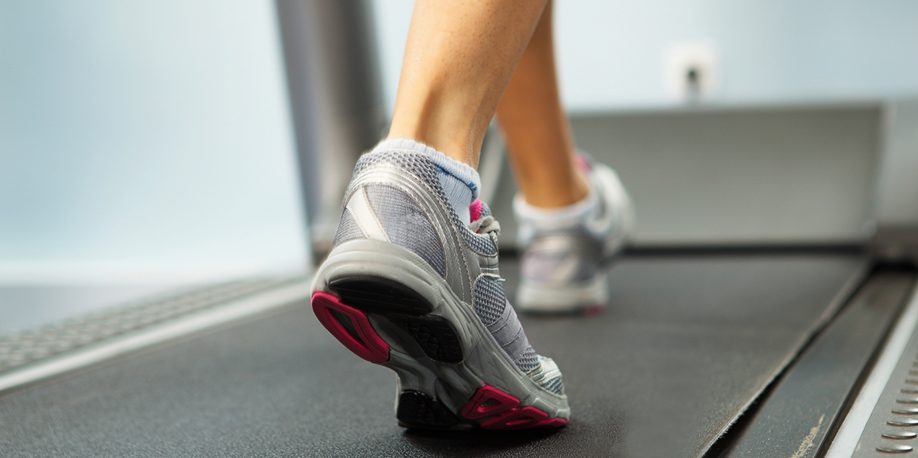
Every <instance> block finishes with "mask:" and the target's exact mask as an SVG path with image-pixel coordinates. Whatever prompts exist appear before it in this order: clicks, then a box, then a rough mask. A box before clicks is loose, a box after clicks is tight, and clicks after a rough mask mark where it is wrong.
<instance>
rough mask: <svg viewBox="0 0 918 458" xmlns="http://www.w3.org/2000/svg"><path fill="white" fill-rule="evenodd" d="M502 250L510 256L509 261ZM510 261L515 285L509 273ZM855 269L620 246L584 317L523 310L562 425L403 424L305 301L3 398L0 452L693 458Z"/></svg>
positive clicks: (852, 264)
mask: <svg viewBox="0 0 918 458" xmlns="http://www.w3.org/2000/svg"><path fill="white" fill-rule="evenodd" d="M507 261H510V262H507ZM512 261H513V260H512V259H509V260H506V261H505V263H504V264H505V265H504V266H503V267H504V269H503V273H504V275H505V276H507V277H509V278H508V282H507V286H508V289H509V290H512V289H513V284H515V278H514V272H515V269H516V266H515V264H514V263H513V262H512ZM861 266H862V262H861V261H860V259H859V258H857V257H854V256H841V255H839V256H834V255H807V256H802V255H800V256H795V255H758V256H738V255H716V256H715V255H711V256H697V255H696V256H671V257H664V256H644V257H625V258H623V260H622V261H620V262H619V263H618V264H616V266H615V267H614V268H613V269H612V271H611V273H610V284H611V292H612V296H611V297H612V304H611V306H610V308H609V309H608V310H607V311H605V312H604V313H603V314H601V315H598V316H594V317H561V318H558V317H554V318H548V317H524V319H523V322H524V325H525V327H526V330H527V333H528V335H529V337H530V341H531V342H532V343H533V345H534V346H535V348H536V351H538V352H541V353H543V354H545V355H548V356H551V357H553V358H555V360H556V361H558V363H559V365H560V366H561V369H562V370H563V371H564V382H565V387H566V390H567V393H568V394H569V396H570V399H571V409H572V411H573V414H572V415H573V419H572V421H571V422H570V424H569V425H568V426H567V427H566V428H563V429H560V430H557V431H540V432H511V433H505V432H501V433H495V432H471V433H468V432H425V431H413V430H405V429H403V428H400V427H399V426H397V424H396V421H395V417H394V413H393V401H394V398H395V376H394V374H393V373H392V372H391V371H389V370H387V369H385V368H381V367H378V366H374V365H371V364H368V363H366V362H364V361H363V360H361V359H360V358H358V357H357V356H354V355H353V354H351V353H350V352H348V351H347V350H346V349H345V348H344V347H343V346H341V345H340V344H339V343H338V342H337V341H336V340H334V338H333V337H332V336H331V335H330V334H329V333H328V332H326V331H325V329H323V328H322V326H321V325H320V324H319V323H318V321H317V320H316V319H315V317H314V316H313V314H312V312H311V310H310V309H309V307H308V304H306V303H305V302H303V303H299V304H295V305H293V306H291V307H287V308H281V309H277V310H275V311H273V312H271V313H269V314H265V315H261V316H258V317H256V318H252V319H249V320H246V321H244V322H240V323H237V324H236V325H234V326H231V327H224V328H221V329H216V330H211V331H210V332H206V333H202V334H198V335H194V336H189V337H186V338H184V339H180V340H178V341H174V342H171V343H168V344H164V345H160V346H158V347H154V348H150V349H147V350H145V351H142V352H138V353H134V354H131V355H128V356H123V357H120V358H117V359H115V360H112V361H109V362H108V363H104V364H100V365H97V366H93V367H89V368H86V369H83V370H81V371H78V372H75V373H71V374H68V375H66V376H62V377H58V378H56V379H52V380H48V381H45V382H41V383H37V384H33V385H31V386H28V387H25V388H22V389H18V390H14V391H10V392H8V393H6V394H4V395H2V396H0V450H2V451H3V453H2V454H3V455H4V456H323V457H324V456H367V457H371V456H372V457H376V456H434V455H437V456H438V455H457V454H461V455H476V456H479V455H500V456H519V457H523V456H668V457H669V456H671V457H678V456H684V457H694V456H700V455H702V454H703V453H704V452H705V450H706V449H707V448H708V447H709V446H710V444H711V443H712V442H713V441H714V440H716V438H717V437H719V436H720V434H722V433H723V432H724V431H725V430H726V428H727V427H728V426H729V424H730V423H731V422H732V421H733V420H734V419H735V417H736V416H737V415H739V414H740V413H741V412H742V411H743V409H745V407H746V406H747V405H748V404H749V403H750V402H751V401H752V400H753V399H755V397H756V396H757V395H758V394H759V393H760V392H761V390H762V389H763V388H764V387H765V386H766V385H767V384H768V383H769V382H770V381H771V380H772V379H773V377H774V376H775V375H776V374H777V373H778V372H779V371H780V370H781V369H782V368H783V367H784V366H785V365H786V364H787V362H788V361H789V360H790V358H792V357H793V356H794V355H795V354H796V352H797V351H799V349H800V348H801V347H802V345H803V344H804V343H805V342H806V340H807V339H808V338H809V337H810V335H811V333H812V332H813V330H814V329H815V328H816V327H818V325H819V324H820V323H821V322H822V320H824V319H825V316H826V314H827V313H828V312H829V308H830V304H832V302H833V299H834V298H835V297H836V296H837V295H838V294H839V292H840V291H841V290H842V289H843V286H844V285H845V284H846V282H848V281H849V280H850V279H851V278H853V277H854V276H855V275H856V273H857V272H858V271H859V269H860V268H861Z"/></svg>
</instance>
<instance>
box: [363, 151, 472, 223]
mask: <svg viewBox="0 0 918 458" xmlns="http://www.w3.org/2000/svg"><path fill="white" fill-rule="evenodd" d="M393 149H400V150H409V151H417V152H419V153H423V154H426V155H427V157H429V158H430V160H431V161H433V163H434V165H435V166H436V167H437V177H438V178H439V179H440V186H442V187H443V193H444V194H446V200H448V201H449V203H450V206H452V207H453V210H455V211H456V214H457V215H459V220H461V221H462V222H463V223H465V224H469V223H470V222H471V218H472V217H471V214H470V212H469V205H471V204H472V202H473V201H474V200H475V199H477V198H478V193H479V190H480V189H481V177H479V176H478V172H476V171H475V169H473V168H472V167H470V166H469V165H467V164H463V163H462V162H459V161H457V160H455V159H453V158H451V157H449V156H447V155H445V154H443V153H441V152H439V151H437V150H435V149H433V148H431V147H429V146H427V145H425V144H423V143H418V142H416V141H414V140H408V139H405V138H396V139H389V140H383V141H381V142H379V144H378V145H376V147H375V148H373V151H378V150H393Z"/></svg>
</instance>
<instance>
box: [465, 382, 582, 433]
mask: <svg viewBox="0 0 918 458" xmlns="http://www.w3.org/2000/svg"><path fill="white" fill-rule="evenodd" d="M519 405H520V400H519V399H517V398H516V397H515V396H512V395H510V394H507V393H505V392H503V391H501V390H499V389H497V388H494V387H493V386H490V385H487V384H485V386H483V387H481V388H479V389H477V390H475V394H473V395H472V399H469V402H468V403H466V404H465V406H464V407H462V409H461V410H460V413H461V414H462V416H463V417H465V418H467V419H469V420H477V419H479V418H484V417H488V416H492V415H493V417H492V418H489V419H487V420H485V421H483V422H481V427H482V428H484V429H527V428H556V427H559V426H564V425H565V424H567V420H565V419H563V418H548V414H547V413H545V412H543V411H542V410H540V409H537V408H535V407H532V406H525V407H517V406H519Z"/></svg>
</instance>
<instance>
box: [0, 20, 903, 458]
mask: <svg viewBox="0 0 918 458" xmlns="http://www.w3.org/2000/svg"><path fill="white" fill-rule="evenodd" d="M329 3H330V2H329ZM317 4H318V3H317ZM278 5H279V12H280V17H281V26H282V32H283V35H284V45H285V56H286V59H287V63H288V78H289V80H290V81H289V82H290V86H291V88H292V92H293V93H295V94H296V93H300V92H297V91H296V88H297V87H300V88H301V89H303V92H301V94H309V93H310V92H309V91H310V90H309V89H305V88H304V87H302V86H298V84H305V83H304V81H306V80H307V79H308V78H305V77H304V76H303V74H302V73H301V72H305V71H307V70H308V68H307V67H309V65H305V64H304V63H306V64H308V63H309V62H315V60H316V59H323V58H327V57H328V56H327V55H326V56H325V57H323V56H321V55H319V56H317V55H316V54H315V53H316V50H315V48H309V49H305V50H304V49H303V48H302V46H301V45H302V42H301V41H302V39H303V37H304V36H306V35H304V33H305V32H304V27H305V28H309V27H325V28H324V29H322V30H325V31H327V32H329V36H330V37H331V38H328V39H333V35H331V34H332V33H333V32H334V30H335V27H333V24H340V23H354V22H355V21H360V20H365V13H366V12H365V10H362V9H361V5H362V3H361V2H340V3H338V4H337V5H339V6H333V5H329V4H322V5H323V6H321V7H317V8H326V10H324V11H325V13H322V14H328V15H332V16H327V17H335V18H338V19H337V20H338V21H340V22H333V21H330V22H328V23H326V24H318V25H317V24H315V23H309V24H306V25H304V24H301V23H298V22H297V21H296V20H294V19H292V18H295V17H303V15H302V14H294V13H303V11H299V10H297V8H311V7H313V6H314V5H313V6H310V5H309V4H307V3H306V2H303V3H294V2H279V3H278ZM304 5H305V6H304ZM329 11H331V12H329ZM285 13H287V14H285ZM320 16H321V15H320ZM313 17H319V16H313ZM321 17H326V16H321ZM361 18H363V19H361ZM310 24H311V25H310ZM345 32H346V31H345ZM345 32H339V33H345ZM354 46H357V47H358V48H359V47H360V46H365V44H363V45H361V44H360V43H357V44H355V45H354ZM359 49H363V50H364V52H363V53H361V52H356V53H354V54H350V55H357V56H358V57H359V59H365V58H367V57H366V49H367V48H365V47H364V48H359ZM359 49H358V50H359ZM310 53H312V54H310ZM360 56H362V57H360ZM298 62H299V63H300V64H304V65H299V64H297V63H298ZM362 62H364V64H366V61H365V60H364V61H362ZM358 63H359V62H358ZM345 64H348V63H347V62H341V63H339V64H329V65H328V66H327V68H328V69H329V70H328V71H330V72H333V71H336V70H335V69H336V68H337V69H340V68H342V67H346V65H345ZM353 64H354V63H353V62H351V63H350V64H348V65H353ZM309 71H313V70H309ZM327 81H336V82H338V83H341V80H338V79H334V78H328V79H327ZM336 84H337V83H336ZM341 84H345V83H341ZM346 84H347V85H358V86H359V85H361V84H372V81H362V82H361V81H349V82H346ZM330 92H331V93H332V94H335V93H337V92H335V90H334V88H332V90H331V91H330ZM372 93H373V91H372V90H371V89H367V92H366V94H372ZM305 106H311V105H305ZM348 106H350V107H351V108H352V109H353V110H354V112H365V111H366V110H364V109H363V108H365V105H361V104H360V103H354V104H351V105H348ZM299 110H305V109H304V108H300V109H299ZM886 110H887V108H886V105H884V104H883V103H880V102H859V103H857V104H843V105H839V104H831V105H807V106H779V107H774V106H770V107H751V108H750V107H743V108H729V107H728V108H718V109H707V108H690V109H684V110H671V111H666V112H639V113H613V114H602V115H597V114H580V115H575V116H574V117H573V119H572V122H573V127H574V130H575V131H576V135H577V138H578V141H579V142H580V146H581V147H583V148H584V149H585V150H587V151H591V152H592V153H593V154H594V155H596V156H598V157H599V158H600V159H602V160H608V161H610V162H612V163H614V164H615V166H616V168H618V169H619V171H620V173H621V175H622V176H623V179H624V180H625V182H626V185H627V186H629V188H630V189H632V192H633V194H634V197H635V200H636V203H637V210H638V218H639V223H640V224H642V225H643V226H642V228H641V231H643V232H641V233H640V235H639V237H638V243H636V244H635V246H633V247H631V248H629V249H628V250H626V252H625V253H623V254H622V256H620V257H619V259H617V260H616V262H615V263H614V264H612V265H610V266H609V268H608V269H607V271H606V274H607V275H608V278H609V288H610V298H611V299H610V304H609V307H608V308H607V310H605V311H604V312H603V313H601V314H599V315H595V316H561V317H546V316H525V315H524V316H522V317H521V320H522V322H523V325H524V327H525V329H526V331H527V334H528V336H529V338H530V341H531V342H532V343H533V345H534V347H535V348H536V350H537V351H539V352H540V353H543V354H546V355H548V356H551V357H553V358H554V359H555V360H556V361H558V363H559V365H560V367H561V368H562V370H563V372H564V376H565V387H566V391H567V393H568V394H569V396H570V399H571V408H572V420H571V422H570V423H569V424H568V425H567V426H566V427H564V428H560V429H557V430H543V431H518V432H488V431H472V432H445V431H429V430H413V429H404V428H401V427H399V426H398V425H397V422H396V421H395V417H394V409H393V401H394V398H395V394H396V393H395V390H394V389H393V387H394V385H395V383H394V382H395V377H394V374H393V373H392V372H391V371H389V370H387V369H384V368H381V367H377V366H374V365H371V364H367V363H366V362H364V361H363V360H361V359H360V358H358V357H357V356H355V355H353V354H351V353H350V352H348V351H347V350H346V349H345V348H344V347H342V346H341V345H340V344H339V343H338V342H337V341H336V340H335V339H334V338H333V337H332V336H331V335H330V334H328V333H327V332H326V331H325V330H324V328H323V327H322V326H321V325H320V323H319V322H318V321H317V319H316V318H315V316H314V315H313V313H312V311H311V309H310V306H309V301H308V300H309V295H310V292H311V288H310V283H311V278H310V275H308V274H307V275H293V276H286V277H285V276H260V277H249V278H238V279H231V280H227V281H223V282H212V283H208V284H203V285H200V284H199V285H182V286H181V287H177V288H169V289H159V290H156V291H136V292H134V293H136V294H128V292H121V293H115V292H110V291H109V292H107V293H106V292H97V293H98V294H102V295H104V294H108V296H106V297H109V298H111V302H112V304H113V305H112V306H111V307H107V308H104V309H99V310H97V311H95V312H93V313H88V314H82V315H78V316H74V317H70V318H67V319H63V320H59V321H54V322H49V323H46V324H44V325H42V326H36V327H32V328H28V329H25V330H22V331H18V332H15V333H10V332H0V455H2V456H321V457H325V456H348V457H352V456H357V457H361V456H367V457H371V456H372V457H376V456H444V455H447V456H452V455H461V456H468V455H472V456H511V457H515V456H615V457H648V456H649V457H770V456H788V457H822V456H828V457H833V458H835V457H849V456H857V457H861V456H885V455H888V454H901V455H904V456H910V455H916V454H918V452H916V451H915V450H914V449H915V448H918V332H916V330H918V294H916V287H918V283H916V280H918V230H916V229H915V228H914V227H911V226H908V225H899V226H892V225H890V226H884V225H880V226H879V228H876V227H874V226H870V225H869V224H867V225H865V224H863V223H864V222H869V221H873V220H875V218H873V215H874V213H875V211H874V207H875V206H876V205H880V206H882V205H883V204H882V202H883V201H884V199H885V198H886V197H884V196H886V195H888V194H889V193H894V191H895V190H896V189H902V186H908V185H909V184H908V183H905V184H902V182H901V179H897V178H896V177H897V176H901V174H900V175H897V174H896V173H895V172H896V171H897V170H899V168H900V167H899V166H897V164H898V163H897V162H896V160H895V157H893V158H892V159H890V155H886V154H885V153H884V154H881V150H880V146H879V145H880V144H881V142H880V139H879V137H880V136H881V126H882V125H885V124H883V123H884V122H886V121H885V120H886V118H885V116H886V113H887V111H886ZM295 111H296V110H295ZM294 114H295V124H296V126H297V132H298V135H300V137H299V138H298V140H299V148H300V155H301V168H302V172H303V173H302V174H303V186H304V189H305V193H306V195H307V196H308V197H309V198H310V199H312V200H311V201H310V202H311V205H313V208H323V203H322V199H323V197H321V196H322V195H323V194H322V192H324V193H325V194H328V195H333V194H334V192H335V190H334V189H326V188H323V189H322V192H319V191H318V190H317V181H316V179H315V178H316V171H317V170H325V168H328V169H329V170H332V171H333V172H334V173H337V174H339V175H340V174H342V173H344V174H346V173H349V170H348V169H346V168H345V167H343V166H335V164H320V163H318V161H319V160H320V158H319V156H317V155H316V153H315V151H316V145H315V143H310V142H311V140H309V139H306V138H304V137H303V135H304V133H306V132H314V131H315V126H314V125H311V124H310V121H309V120H310V119H315V113H311V112H295V113H294ZM339 118H340V119H343V121H342V125H341V126H340V129H341V130H342V131H346V130H348V129H352V130H360V131H364V132H366V131H367V130H370V129H374V128H377V127H378V126H377V125H376V122H377V121H375V120H373V119H369V120H367V119H364V120H362V121H360V122H351V121H350V120H349V119H350V118H349V117H348V116H340V117H339ZM361 126H362V127H361ZM896 126H897V124H895V123H893V130H895V128H897V127H896ZM660 132H666V134H659V133H660ZM347 138H350V139H354V138H357V139H359V138H361V137H360V136H359V135H354V136H348V137H347ZM365 138H373V136H372V135H371V134H366V135H365ZM501 149H502V145H501V144H500V140H499V138H497V137H496V136H489V138H488V139H487V140H486V145H485V150H484V152H483V156H482V178H483V181H485V182H490V183H494V184H495V185H494V186H492V187H491V188H492V189H494V192H493V194H492V195H490V196H486V199H487V200H489V201H490V202H492V208H493V209H494V210H495V214H496V216H497V217H498V219H500V220H501V222H502V223H503V224H502V226H504V230H503V232H502V234H501V256H502V260H503V263H502V267H503V269H502V273H503V275H504V276H505V277H506V280H507V281H506V284H505V287H506V289H507V291H508V294H510V295H511V297H512V294H513V291H514V290H515V285H516V283H517V281H518V278H517V276H516V270H517V262H518V252H517V251H516V250H515V246H514V245H515V243H514V242H515V228H514V226H513V224H512V218H510V216H509V214H508V211H509V208H510V207H509V205H507V203H508V202H509V199H510V198H511V196H512V195H513V192H514V191H513V188H512V186H511V185H510V184H511V183H512V180H510V179H509V175H508V174H509V172H508V170H507V167H506V166H505V163H504V161H505V159H504V158H503V155H502V154H501ZM351 150H353V151H359V150H360V149H359V148H352V149H348V151H351ZM728 152H733V153H735V154H733V155H728V157H730V161H729V163H728V164H726V165H725V164H723V163H722V162H721V159H722V158H723V157H727V156H725V154H727V153H728ZM892 156H895V155H892ZM763 157H765V158H767V160H763V159H762V158H763ZM686 158H691V160H687V159H686ZM814 158H816V159H814ZM817 159H818V160H817ZM774 164H779V165H774ZM780 164H784V165H780ZM693 167H694V168H693ZM768 167H776V169H775V170H777V171H779V172H780V173H775V174H771V175H769V173H765V172H770V171H769V170H768V169H767V168H768ZM762 168H764V169H765V171H764V172H763V171H762ZM712 170H713V171H714V172H716V173H713V172H711V171H712ZM750 170H752V171H754V172H756V173H747V174H745V175H744V171H747V172H748V171H750ZM782 170H783V171H782ZM661 171H662V172H661ZM629 177H630V178H629ZM736 177H739V178H736ZM762 177H772V178H775V177H777V178H775V182H765V181H761V180H764V178H762ZM680 180H683V181H680ZM756 180H760V181H756ZM897 180H898V181H897ZM661 182H666V183H668V186H669V187H668V188H665V189H668V191H667V192H665V193H662V192H660V191H659V189H661V187H660V186H659V184H660V183H661ZM682 185H685V186H695V188H692V189H695V191H696V192H695V193H694V194H690V193H688V192H687V191H686V188H680V186H682ZM825 189H829V190H831V191H833V193H832V194H831V195H828V196H827V195H825V194H824V193H820V191H819V190H825ZM875 189H880V191H877V192H878V193H879V197H877V196H876V195H875V194H874V190H875ZM884 189H885V190H886V191H884ZM807 190H809V191H811V192H806V191H807ZM890 190H891V191H890ZM705 193H709V194H708V195H705ZM884 193H886V194H884ZM692 195H694V196H698V195H702V196H705V199H704V200H703V201H702V203H704V202H708V203H710V205H711V206H712V207H704V206H703V205H702V206H700V207H699V206H697V205H698V204H697V202H696V203H695V204H693V203H692V201H691V199H692ZM876 201H879V202H880V203H879V204H877V203H876ZM768 204H771V205H772V207H774V208H765V206H766V205H768ZM691 205H696V206H695V207H694V210H695V211H696V212H697V211H698V210H699V209H700V210H702V211H709V212H710V215H711V217H710V218H707V219H706V218H696V219H689V218H681V219H680V215H684V211H685V208H686V206H691ZM756 206H761V208H760V209H756V208H750V207H756ZM326 207H328V206H327V205H326ZM336 211H340V210H337V209H334V208H332V209H331V210H327V212H328V213H329V214H330V215H331V216H327V215H323V214H322V213H321V211H316V210H313V213H312V214H311V215H310V218H311V219H312V220H313V221H315V222H316V225H317V226H321V224H323V222H324V224H333V223H334V220H335V213H336ZM718 215H720V216H718ZM725 218H726V219H725ZM782 218H783V219H782ZM328 220H331V221H332V223H328V222H327V221H328ZM505 222H506V223H505ZM313 234H318V235H316V246H317V247H319V252H318V253H319V256H318V257H321V248H322V247H323V243H327V238H328V237H327V230H326V231H324V232H323V231H322V230H321V227H319V230H314V232H313ZM323 234H324V235H323ZM323 237H324V238H323ZM122 293H123V294H122ZM94 294H96V293H94ZM119 294H121V296H119ZM77 296H78V294H76V293H75V292H67V291H63V292H62V291H57V292H55V293H54V294H51V293H49V292H48V291H43V290H40V288H35V289H31V290H30V289H28V288H26V289H19V290H15V291H11V290H9V289H3V288H0V299H2V302H3V308H0V310H13V309H14V308H16V307H20V308H26V307H35V306H36V304H39V305H41V304H44V305H46V306H49V307H50V306H52V305H55V304H58V305H59V304H64V305H66V304H68V303H70V302H72V301H73V300H74V298H75V297H77Z"/></svg>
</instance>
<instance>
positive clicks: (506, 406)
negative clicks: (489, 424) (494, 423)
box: [460, 385, 520, 420]
mask: <svg viewBox="0 0 918 458" xmlns="http://www.w3.org/2000/svg"><path fill="white" fill-rule="evenodd" d="M518 405H520V400H519V399H517V398H515V397H513V396H511V395H509V394H507V393H504V392H503V391H501V390H498V389H497V388H494V387H493V386H489V385H485V386H483V387H481V388H479V389H477V390H475V394H474V395H472V399H469V402H468V403H466V404H465V407H463V408H462V411H460V413H461V414H462V416H463V417H465V418H468V419H469V420H477V419H479V418H484V417H487V416H490V415H494V414H498V413H501V412H504V411H506V410H510V409H512V408H514V407H516V406H518Z"/></svg>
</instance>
